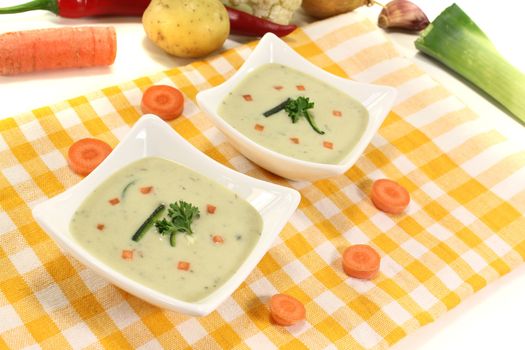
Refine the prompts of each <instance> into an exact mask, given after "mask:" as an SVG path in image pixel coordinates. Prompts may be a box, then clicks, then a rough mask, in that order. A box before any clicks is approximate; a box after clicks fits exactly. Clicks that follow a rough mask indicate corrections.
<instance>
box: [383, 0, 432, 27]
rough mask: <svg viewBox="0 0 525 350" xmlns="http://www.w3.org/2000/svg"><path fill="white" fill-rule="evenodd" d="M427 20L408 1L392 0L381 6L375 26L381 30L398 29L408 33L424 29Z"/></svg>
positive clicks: (420, 11) (417, 8)
mask: <svg viewBox="0 0 525 350" xmlns="http://www.w3.org/2000/svg"><path fill="white" fill-rule="evenodd" d="M429 23H430V22H429V20H428V18H427V16H426V15H425V13H424V12H423V11H422V10H421V9H420V8H419V7H418V6H417V5H416V4H414V3H412V2H410V1H408V0H393V1H390V2H389V3H388V4H386V5H385V6H383V10H382V11H381V13H380V14H379V18H378V20H377V24H378V25H379V27H381V28H383V29H387V28H400V29H406V30H410V31H416V32H418V31H420V30H422V29H424V28H425V27H426V26H427V25H428V24H429Z"/></svg>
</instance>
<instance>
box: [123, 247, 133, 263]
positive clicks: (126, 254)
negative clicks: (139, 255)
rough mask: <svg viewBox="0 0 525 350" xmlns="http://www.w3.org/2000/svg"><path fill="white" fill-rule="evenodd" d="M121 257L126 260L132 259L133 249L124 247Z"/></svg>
mask: <svg viewBox="0 0 525 350" xmlns="http://www.w3.org/2000/svg"><path fill="white" fill-rule="evenodd" d="M121 257H122V259H124V260H132V259H133V250H128V249H124V250H123V251H122V255H121Z"/></svg>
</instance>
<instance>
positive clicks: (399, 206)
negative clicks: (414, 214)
mask: <svg viewBox="0 0 525 350" xmlns="http://www.w3.org/2000/svg"><path fill="white" fill-rule="evenodd" d="M371 199H372V203H374V205H375V206H376V208H377V209H379V210H381V211H384V212H386V213H391V214H400V213H402V212H403V211H404V210H405V209H406V207H407V206H408V203H410V194H409V193H408V191H407V190H406V189H405V188H404V187H403V186H401V185H400V184H398V183H397V182H395V181H392V180H388V179H380V180H376V181H374V183H373V184H372V193H371Z"/></svg>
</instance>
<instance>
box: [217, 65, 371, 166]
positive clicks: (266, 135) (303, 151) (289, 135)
mask: <svg viewBox="0 0 525 350" xmlns="http://www.w3.org/2000/svg"><path fill="white" fill-rule="evenodd" d="M218 113H219V115H220V116H221V117H222V118H224V120H226V121H227V122H228V123H229V124H230V125H231V126H233V127H234V128H235V129H237V130H238V131H239V132H241V133H243V134H244V135H245V136H247V137H248V138H250V139H251V140H253V141H255V142H257V143H259V144H260V145H262V146H264V147H266V148H269V149H271V150H273V151H276V152H279V153H282V154H284V155H287V156H290V157H294V158H297V159H301V160H306V161H312V162H317V163H327V164H337V163H339V162H340V161H341V160H343V159H344V158H345V157H346V156H347V155H348V154H349V153H350V151H351V150H352V148H353V147H355V145H356V144H357V142H358V141H359V139H360V137H361V135H362V134H363V133H364V131H365V128H366V126H367V124H368V111H367V110H366V108H365V107H364V106H363V105H362V104H361V103H360V102H359V101H357V100H355V99H354V98H352V97H350V96H348V95H347V94H345V93H344V92H342V91H340V90H338V89H336V88H334V87H332V86H330V85H328V84H326V83H324V82H322V81H320V80H318V79H316V78H314V77H311V76H309V75H307V74H304V73H302V72H299V71H297V70H295V69H292V68H289V67H287V66H284V65H280V64H274V63H270V64H265V65H263V66H261V67H259V68H257V69H255V70H254V71H253V72H251V73H249V74H248V75H247V76H246V78H244V79H243V80H242V81H241V82H240V83H239V84H238V85H237V86H236V87H235V88H234V89H233V91H231V92H230V93H229V94H228V96H227V97H226V98H225V99H224V100H223V102H222V104H221V105H220V107H219V110H218Z"/></svg>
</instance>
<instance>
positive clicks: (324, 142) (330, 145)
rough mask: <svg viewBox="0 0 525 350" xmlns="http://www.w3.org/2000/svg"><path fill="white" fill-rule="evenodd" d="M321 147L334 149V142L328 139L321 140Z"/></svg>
mask: <svg viewBox="0 0 525 350" xmlns="http://www.w3.org/2000/svg"><path fill="white" fill-rule="evenodd" d="M323 147H324V148H328V149H334V144H333V142H330V141H323Z"/></svg>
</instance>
